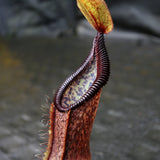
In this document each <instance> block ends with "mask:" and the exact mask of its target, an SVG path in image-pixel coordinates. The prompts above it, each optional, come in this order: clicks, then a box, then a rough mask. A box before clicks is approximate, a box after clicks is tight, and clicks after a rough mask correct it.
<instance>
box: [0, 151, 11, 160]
mask: <svg viewBox="0 0 160 160" xmlns="http://www.w3.org/2000/svg"><path fill="white" fill-rule="evenodd" d="M0 159H1V160H11V159H9V158H8V155H6V154H5V153H3V152H2V151H1V150H0Z"/></svg>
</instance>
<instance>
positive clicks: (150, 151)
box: [131, 144, 158, 160]
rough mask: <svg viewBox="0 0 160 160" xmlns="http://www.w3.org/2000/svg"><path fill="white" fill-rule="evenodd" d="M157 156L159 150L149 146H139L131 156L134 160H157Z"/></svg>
mask: <svg viewBox="0 0 160 160" xmlns="http://www.w3.org/2000/svg"><path fill="white" fill-rule="evenodd" d="M157 154H158V148H156V147H154V146H152V145H149V144H138V145H137V146H135V148H134V150H133V153H132V154H131V156H132V157H133V159H134V160H135V159H136V160H156V156H157Z"/></svg>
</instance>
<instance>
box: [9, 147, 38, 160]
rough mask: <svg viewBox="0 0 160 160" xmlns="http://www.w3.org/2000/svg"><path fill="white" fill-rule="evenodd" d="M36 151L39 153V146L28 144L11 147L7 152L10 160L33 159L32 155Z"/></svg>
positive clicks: (33, 155)
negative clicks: (9, 151)
mask: <svg viewBox="0 0 160 160" xmlns="http://www.w3.org/2000/svg"><path fill="white" fill-rule="evenodd" d="M36 153H40V147H38V146H36V145H32V144H29V145H25V146H22V147H19V148H15V149H13V150H12V151H11V153H10V154H9V157H10V158H11V159H12V160H22V159H24V160H31V159H35V158H34V157H35V154H36Z"/></svg>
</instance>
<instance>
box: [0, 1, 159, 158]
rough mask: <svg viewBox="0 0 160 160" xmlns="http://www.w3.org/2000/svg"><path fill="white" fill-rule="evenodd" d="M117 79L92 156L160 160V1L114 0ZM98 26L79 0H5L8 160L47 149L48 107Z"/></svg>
mask: <svg viewBox="0 0 160 160" xmlns="http://www.w3.org/2000/svg"><path fill="white" fill-rule="evenodd" d="M106 2H107V4H108V7H109V9H110V12H111V15H112V17H113V21H114V30H113V31H112V32H111V33H110V34H109V35H107V36H106V37H105V40H106V46H107V50H108V52H109V56H110V61H111V76H110V80H109V82H108V84H107V85H106V86H105V87H104V88H103V92H102V97H101V101H100V104H99V108H98V112H97V116H96V119H95V123H94V126H93V131H92V135H91V152H92V160H106V159H109V160H159V159H160V84H159V80H160V71H159V69H160V61H159V60H160V27H159V26H160V9H159V8H160V1H159V0H152V1H146V0H134V1H133V0H132V1H131V0H121V1H119V0H112V1H111V0H106ZM94 35H95V30H94V29H93V28H92V27H91V26H90V25H89V24H88V22H87V21H86V20H85V19H84V17H83V15H82V14H81V13H80V11H79V9H78V8H77V7H76V0H68V1H67V0H45V1H42V0H12V1H10V0H0V159H1V160H31V159H35V158H34V157H33V154H35V153H38V152H40V150H41V147H40V146H39V144H40V142H41V139H40V137H39V136H38V132H39V131H40V130H43V124H42V123H41V122H40V121H41V120H42V119H41V111H40V105H41V104H44V103H45V98H44V97H45V95H48V96H49V97H51V99H52V97H53V95H54V93H55V91H56V90H57V88H58V87H59V86H60V85H61V83H62V82H63V81H64V80H65V78H67V77H68V76H69V75H70V74H72V73H73V72H74V71H75V70H76V69H77V68H78V67H79V66H80V64H81V63H82V62H83V60H84V59H85V58H86V57H87V55H88V54H89V52H90V49H91V47H92V41H93V36H94Z"/></svg>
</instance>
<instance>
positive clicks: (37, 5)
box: [0, 0, 75, 36]
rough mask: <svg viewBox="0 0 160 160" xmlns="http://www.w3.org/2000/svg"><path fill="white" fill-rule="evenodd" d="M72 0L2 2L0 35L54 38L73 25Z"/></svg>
mask: <svg viewBox="0 0 160 160" xmlns="http://www.w3.org/2000/svg"><path fill="white" fill-rule="evenodd" d="M73 12H74V7H73V1H65V0H59V1H57V0H47V1H40V0H20V1H19V0H13V1H9V0H2V1H1V2H0V22H1V27H0V34H2V35H16V36H23V35H47V36H57V35H60V34H63V33H66V32H71V30H72V29H73V26H74V21H75V19H74V13H73Z"/></svg>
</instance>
